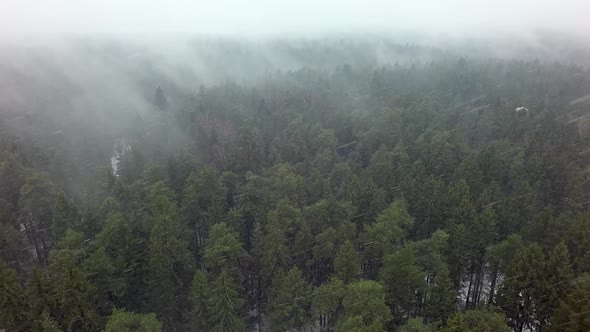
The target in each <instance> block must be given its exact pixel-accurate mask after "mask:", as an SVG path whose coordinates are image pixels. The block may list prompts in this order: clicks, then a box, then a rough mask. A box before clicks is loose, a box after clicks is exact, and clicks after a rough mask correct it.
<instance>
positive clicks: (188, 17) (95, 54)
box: [0, 0, 590, 160]
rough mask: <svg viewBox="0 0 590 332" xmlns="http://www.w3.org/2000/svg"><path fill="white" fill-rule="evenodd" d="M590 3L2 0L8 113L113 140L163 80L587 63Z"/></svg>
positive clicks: (0, 43) (46, 127)
mask: <svg viewBox="0 0 590 332" xmlns="http://www.w3.org/2000/svg"><path fill="white" fill-rule="evenodd" d="M588 12H590V4H589V3H587V2H585V1H574V0H570V1H549V0H541V1H533V0H526V1H518V3H514V2H513V1H508V0H500V1H467V0H452V1H426V0H420V1H404V2H399V1H398V2H393V1H384V0H368V1H362V2H361V1H322V2H317V1H312V0H299V1H282V2H280V3H279V2H277V1H270V0H257V1H237V0H222V1H166V2H165V1H154V0H128V1H117V0H104V1H70V0H46V1H34V0H3V1H1V2H0V113H2V114H3V115H5V116H3V117H2V118H0V124H3V125H5V126H6V128H11V130H12V131H13V132H14V133H18V134H19V135H20V134H24V133H28V131H27V130H29V131H34V132H32V133H29V134H33V136H34V137H40V138H39V140H40V141H43V140H44V137H47V135H51V134H52V133H54V132H59V131H62V130H64V129H67V130H69V131H71V132H72V131H78V132H79V136H76V137H92V136H89V135H90V132H92V131H93V132H95V133H96V137H101V139H105V141H106V142H105V143H104V146H107V147H109V146H110V145H111V144H112V143H111V141H109V140H110V139H113V138H117V137H121V136H122V135H125V132H126V130H127V129H128V128H129V127H130V126H132V125H133V124H134V122H135V121H136V118H137V116H145V115H146V114H150V113H153V112H152V111H153V96H154V95H153V93H154V90H155V89H156V88H157V87H162V88H163V89H164V91H165V92H166V93H167V94H168V95H169V97H170V98H169V99H170V100H171V103H173V104H174V103H175V101H176V100H181V101H182V102H180V103H188V104H190V100H191V98H193V97H194V96H195V94H196V93H197V91H199V89H200V88H201V86H212V85H216V84H222V83H224V82H233V83H236V84H239V85H243V86H250V87H253V88H260V84H263V83H264V82H265V81H267V79H268V77H271V76H273V75H275V74H276V73H278V72H285V71H296V70H300V69H302V68H312V69H315V70H320V71H326V72H330V71H332V70H334V69H335V68H338V67H340V66H342V65H352V66H353V67H354V68H357V69H362V70H363V71H364V72H370V71H371V70H375V69H378V68H380V67H383V66H393V65H402V66H416V65H418V66H420V65H425V64H428V63H430V62H432V61H446V60H450V61H456V60H457V59H459V58H471V59H488V58H502V59H514V60H521V59H524V60H534V59H536V60H540V61H542V62H545V63H550V62H553V61H557V62H560V63H564V64H576V65H581V66H588V65H589V64H590V62H589V60H588V59H590V57H589V56H588V54H590V53H589V52H588V50H589V49H590V48H589V47H588V45H589V44H588V39H587V38H588V37H587V32H588V31H590V23H589V21H588V20H587V18H586V17H585V16H586V15H585V14H586V13H588ZM173 107H174V108H175V109H182V108H183V107H185V108H191V109H192V108H194V105H181V104H179V105H173ZM23 114H27V117H28V118H29V120H30V118H31V115H32V118H33V122H34V125H30V123H29V125H27V124H26V121H25V118H26V117H25V116H24V115H23ZM6 115H7V116H6ZM27 128H29V129H27ZM41 128H43V129H41ZM44 135H45V136H44ZM72 135H73V134H72ZM74 136H75V135H73V136H72V137H74ZM108 149H110V147H109V148H108ZM105 160H106V158H105Z"/></svg>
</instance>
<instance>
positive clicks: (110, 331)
mask: <svg viewBox="0 0 590 332" xmlns="http://www.w3.org/2000/svg"><path fill="white" fill-rule="evenodd" d="M104 330H105V332H119V331H120V332H160V331H162V323H160V322H159V321H158V319H157V318H156V315H155V314H153V313H151V314H136V313H133V312H127V311H125V310H118V309H115V310H113V314H112V315H111V317H109V320H108V321H107V325H106V327H105V329H104Z"/></svg>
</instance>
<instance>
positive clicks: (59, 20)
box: [0, 0, 590, 39]
mask: <svg viewBox="0 0 590 332" xmlns="http://www.w3.org/2000/svg"><path fill="white" fill-rule="evenodd" d="M588 12H590V4H589V3H588V2H587V1H583V0H565V1H557V0H522V1H509V0H496V1H491V0H482V1H470V0H448V1H437V0H417V1H386V0H368V1H349V0H348V1H334V0H329V1H313V0H299V1H280V2H277V1H271V0H255V1H241V0H221V1H202V0H201V1H188V0H181V1H160V0H158V1H156V0H127V1H117V0H104V1H69V0H47V1H35V0H4V1H2V2H1V3H0V13H1V14H0V16H1V18H2V19H1V20H0V35H1V36H2V38H4V39H15V38H16V39H21V38H29V39H31V38H41V37H45V38H46V37H59V36H63V35H88V34H95V35H96V34H100V35H109V36H121V35H129V36H144V37H145V36H152V37H153V36H155V35H164V36H166V35H170V34H216V35H229V36H240V37H244V36H248V37H252V36H277V35H284V34H290V35H308V36H309V35H317V34H330V33H351V32H355V33H359V32H363V33H368V32H371V33H375V32H378V33H392V32H400V31H405V32H413V33H416V32H418V33H424V34H428V35H435V36H436V35H455V36H479V35H481V34H496V33H503V34H523V33H530V32H532V31H535V30H538V29H549V30H555V31H559V32H562V33H570V34H576V35H582V36H583V35H585V32H587V31H589V30H590V29H589V28H590V23H589V22H588V20H587V15H586V14H587V13H588Z"/></svg>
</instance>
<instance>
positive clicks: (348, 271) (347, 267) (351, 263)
mask: <svg viewBox="0 0 590 332" xmlns="http://www.w3.org/2000/svg"><path fill="white" fill-rule="evenodd" d="M334 271H335V272H336V277H337V278H339V279H340V280H342V281H343V282H344V283H345V284H348V283H351V282H353V281H355V280H357V279H358V275H359V273H360V258H359V254H358V253H357V252H356V250H354V247H353V245H352V242H350V241H346V242H344V243H343V244H342V245H341V246H340V248H339V250H338V252H337V253H336V258H334Z"/></svg>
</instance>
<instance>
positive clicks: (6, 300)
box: [0, 261, 30, 331]
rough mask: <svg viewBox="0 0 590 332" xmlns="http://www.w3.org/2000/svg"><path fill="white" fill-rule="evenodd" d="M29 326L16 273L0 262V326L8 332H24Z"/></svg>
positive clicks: (26, 301)
mask: <svg viewBox="0 0 590 332" xmlns="http://www.w3.org/2000/svg"><path fill="white" fill-rule="evenodd" d="M29 324H30V317H29V304H28V299H27V297H26V296H25V293H24V292H23V289H22V288H21V286H20V284H19V281H18V276H17V274H16V271H15V270H14V269H11V268H9V267H8V265H6V264H5V263H4V262H2V261H0V326H1V327H2V328H4V329H7V330H9V331H24V330H27V329H28V328H29Z"/></svg>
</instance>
